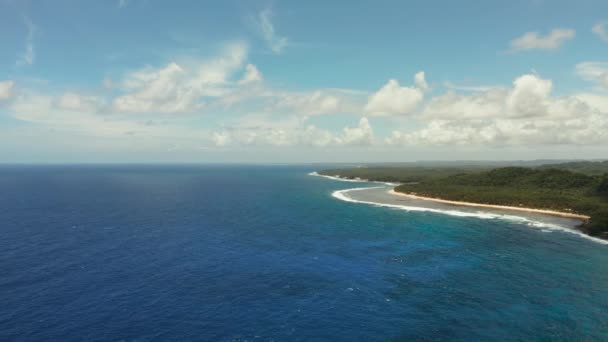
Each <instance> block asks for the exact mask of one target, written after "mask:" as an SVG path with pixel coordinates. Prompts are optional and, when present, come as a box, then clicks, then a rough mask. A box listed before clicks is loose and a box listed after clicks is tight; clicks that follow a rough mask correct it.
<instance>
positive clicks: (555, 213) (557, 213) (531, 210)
mask: <svg viewBox="0 0 608 342" xmlns="http://www.w3.org/2000/svg"><path fill="white" fill-rule="evenodd" d="M388 192H389V193H390V194H392V195H396V196H403V197H407V198H412V199H418V200H425V201H433V202H437V203H444V204H452V205H459V206H466V207H479V208H490V209H501V210H513V211H522V212H529V213H537V214H545V215H553V216H559V217H565V218H573V219H579V220H582V221H587V220H589V218H590V217H589V216H587V215H580V214H574V213H568V212H563V211H556V210H548V209H534V208H525V207H512V206H506V205H495V204H483V203H473V202H461V201H450V200H445V199H441V198H434V197H424V196H418V195H412V194H406V193H403V192H397V191H395V190H394V189H391V190H389V191H388Z"/></svg>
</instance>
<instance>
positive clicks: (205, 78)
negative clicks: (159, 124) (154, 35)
mask: <svg viewBox="0 0 608 342" xmlns="http://www.w3.org/2000/svg"><path fill="white" fill-rule="evenodd" d="M246 57H247V48H246V46H245V45H244V44H233V45H231V46H229V47H227V48H226V49H225V51H224V53H223V55H221V56H219V57H217V58H215V59H212V60H209V61H204V62H201V63H196V64H194V65H181V64H178V63H176V62H171V63H169V64H167V65H166V66H164V67H161V68H151V67H148V68H145V69H143V70H139V71H136V72H133V73H130V74H129V75H127V77H126V78H125V79H124V81H123V82H122V85H123V89H124V90H125V91H126V94H124V95H122V96H119V97H117V98H115V99H114V101H113V108H114V109H115V110H116V111H119V112H139V113H141V112H157V113H177V112H190V111H195V110H198V109H200V108H202V107H203V106H204V98H205V97H218V96H221V95H223V94H226V93H227V92H229V91H230V90H231V89H233V88H234V87H235V83H238V82H233V81H231V78H232V77H233V75H234V74H235V73H236V72H237V71H239V70H241V69H242V68H243V64H244V62H245V59H246ZM256 73H257V74H256ZM256 78H257V79H258V80H260V79H261V74H260V73H259V72H258V71H257V69H255V67H253V66H250V67H249V68H247V70H246V73H245V79H243V80H245V81H246V82H245V83H250V82H252V81H255V80H256ZM243 80H241V81H243Z"/></svg>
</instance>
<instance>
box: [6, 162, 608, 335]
mask: <svg viewBox="0 0 608 342" xmlns="http://www.w3.org/2000/svg"><path fill="white" fill-rule="evenodd" d="M317 168H319V167H318V166H297V167H295V166H289V167H288V166H272V167H271V166H44V167H42V166H3V167H0V340H2V341H37V340H45V341H122V340H124V341H152V340H154V341H169V340H175V341H193V340H205V341H216V340H217V341H232V340H237V341H245V340H250V341H269V340H274V341H308V340H314V341H360V340H361V341H370V340H429V341H435V340H446V341H448V340H449V341H453V340H465V341H471V340H495V341H507V340H520V341H530V340H608V246H607V245H602V244H598V243H596V242H593V241H589V240H587V239H584V238H581V237H579V236H576V235H574V234H569V233H566V232H559V231H556V232H550V233H547V232H544V231H543V230H541V229H535V228H532V227H529V226H527V225H523V224H518V223H516V222H509V221H503V220H482V219H477V218H471V217H454V216H448V215H441V214H437V213H430V212H406V211H402V210H395V209H390V208H381V207H374V206H370V205H364V204H357V203H349V202H344V201H339V200H337V199H335V198H333V197H332V196H331V193H332V192H333V191H335V190H338V189H346V188H351V187H354V186H353V184H350V183H345V182H338V181H332V180H328V179H324V178H321V177H311V176H309V175H308V173H309V172H311V171H314V170H315V169H317ZM357 186H361V185H360V184H358V185H357Z"/></svg>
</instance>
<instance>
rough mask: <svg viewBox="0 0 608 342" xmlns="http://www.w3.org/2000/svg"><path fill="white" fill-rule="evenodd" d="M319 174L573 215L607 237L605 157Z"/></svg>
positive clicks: (429, 196) (402, 191)
mask: <svg viewBox="0 0 608 342" xmlns="http://www.w3.org/2000/svg"><path fill="white" fill-rule="evenodd" d="M318 173H319V174H320V175H327V176H336V177H341V178H347V179H366V180H369V181H380V182H392V183H398V185H397V186H396V187H395V188H394V189H393V191H394V192H395V194H399V195H402V196H410V197H415V198H420V199H426V200H434V201H441V202H444V203H449V204H454V205H468V206H480V207H483V206H500V208H502V209H513V210H525V211H532V212H538V213H544V214H551V215H560V216H564V217H571V218H577V219H580V220H581V224H580V225H579V226H578V229H580V230H581V231H583V232H584V233H586V234H589V235H591V236H595V237H599V238H603V239H608V161H604V162H571V163H561V164H543V165H538V166H533V167H523V166H504V167H497V168H493V167H489V166H484V165H470V166H467V165H458V166H416V165H413V166H412V165H408V166H390V165H389V166H386V165H384V166H381V165H363V166H361V165H360V166H357V167H349V168H341V169H329V170H322V171H319V172H318Z"/></svg>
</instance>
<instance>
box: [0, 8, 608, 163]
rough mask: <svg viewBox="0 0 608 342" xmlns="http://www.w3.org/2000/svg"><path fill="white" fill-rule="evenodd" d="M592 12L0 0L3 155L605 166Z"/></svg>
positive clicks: (604, 60)
mask: <svg viewBox="0 0 608 342" xmlns="http://www.w3.org/2000/svg"><path fill="white" fill-rule="evenodd" d="M606 13H608V2H606V1H580V2H578V3H574V2H572V1H542V0H535V1H533V0H526V1H524V0H522V1H510V2H502V1H459V2H455V1H452V2H446V1H408V2H404V1H373V2H372V1H369V2H366V1H357V2H352V1H333V2H331V3H328V2H327V1H214V2H211V1H171V2H168V1H153V0H139V1H138V0H121V1H118V0H117V1H89V2H82V1H14V0H0V41H1V42H2V49H0V162H45V163H46V162H298V161H302V162H310V161H411V160H421V159H533V158H580V157H582V158H605V157H606V152H605V151H606V148H605V147H606V146H608V133H606V132H608V57H606V56H608V15H607V14H606Z"/></svg>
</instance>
